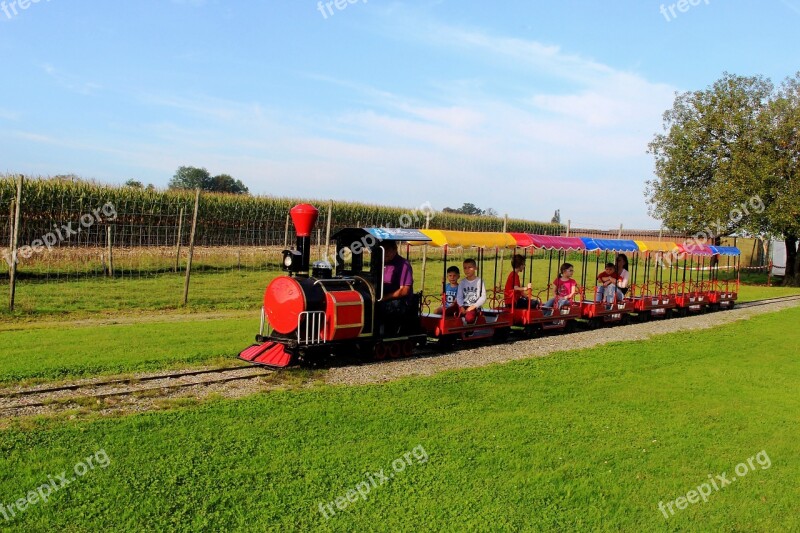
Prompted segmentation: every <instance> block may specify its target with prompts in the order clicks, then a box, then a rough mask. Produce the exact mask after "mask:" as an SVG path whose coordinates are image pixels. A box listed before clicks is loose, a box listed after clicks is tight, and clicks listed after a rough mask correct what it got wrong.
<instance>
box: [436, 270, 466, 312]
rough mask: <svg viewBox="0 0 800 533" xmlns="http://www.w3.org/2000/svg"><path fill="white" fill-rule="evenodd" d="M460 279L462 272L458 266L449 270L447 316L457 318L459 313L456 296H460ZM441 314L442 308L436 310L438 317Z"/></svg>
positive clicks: (446, 293)
mask: <svg viewBox="0 0 800 533" xmlns="http://www.w3.org/2000/svg"><path fill="white" fill-rule="evenodd" d="M459 277H461V271H460V270H458V267H457V266H455V265H453V266H451V267H450V268H448V269H447V284H446V285H445V286H444V294H445V305H444V311H445V316H456V314H457V313H458V302H457V301H456V295H457V294H458V278H459ZM441 313H442V308H441V307H440V308H438V309H437V310H436V314H437V315H438V314H441Z"/></svg>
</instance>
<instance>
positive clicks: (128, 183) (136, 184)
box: [125, 179, 144, 189]
mask: <svg viewBox="0 0 800 533" xmlns="http://www.w3.org/2000/svg"><path fill="white" fill-rule="evenodd" d="M125 186H126V187H133V188H134V189H144V184H143V183H142V182H141V181H137V180H134V179H130V180H128V181H126V182H125Z"/></svg>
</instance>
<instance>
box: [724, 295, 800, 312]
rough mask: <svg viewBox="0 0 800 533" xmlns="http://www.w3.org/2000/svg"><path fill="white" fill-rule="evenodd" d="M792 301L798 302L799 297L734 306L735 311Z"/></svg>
mask: <svg viewBox="0 0 800 533" xmlns="http://www.w3.org/2000/svg"><path fill="white" fill-rule="evenodd" d="M794 300H800V295H798V296H780V297H778V298H765V299H764V300H753V301H752V302H743V303H738V302H737V304H736V308H737V309H747V308H748V307H759V306H762V305H770V304H776V303H780V302H791V301H794Z"/></svg>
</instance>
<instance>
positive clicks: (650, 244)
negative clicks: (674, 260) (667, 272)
mask: <svg viewBox="0 0 800 533" xmlns="http://www.w3.org/2000/svg"><path fill="white" fill-rule="evenodd" d="M633 242H635V243H636V246H637V247H639V251H640V252H674V251H676V250H677V249H678V244H677V243H674V242H672V241H633Z"/></svg>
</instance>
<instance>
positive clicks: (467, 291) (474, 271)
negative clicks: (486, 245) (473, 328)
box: [456, 259, 486, 323]
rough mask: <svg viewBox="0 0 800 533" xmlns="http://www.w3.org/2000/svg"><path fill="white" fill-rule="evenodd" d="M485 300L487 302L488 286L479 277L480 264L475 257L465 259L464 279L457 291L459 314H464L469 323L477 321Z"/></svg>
mask: <svg viewBox="0 0 800 533" xmlns="http://www.w3.org/2000/svg"><path fill="white" fill-rule="evenodd" d="M484 302H486V286H485V285H484V284H483V280H482V279H481V278H479V277H478V264H477V263H476V262H475V260H474V259H465V260H464V279H462V280H461V281H460V282H459V283H458V292H457V293H456V303H457V304H458V316H463V317H464V318H465V319H466V321H467V323H473V322H475V321H476V320H477V319H478V315H479V314H480V310H481V306H482V305H483V304H484Z"/></svg>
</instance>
